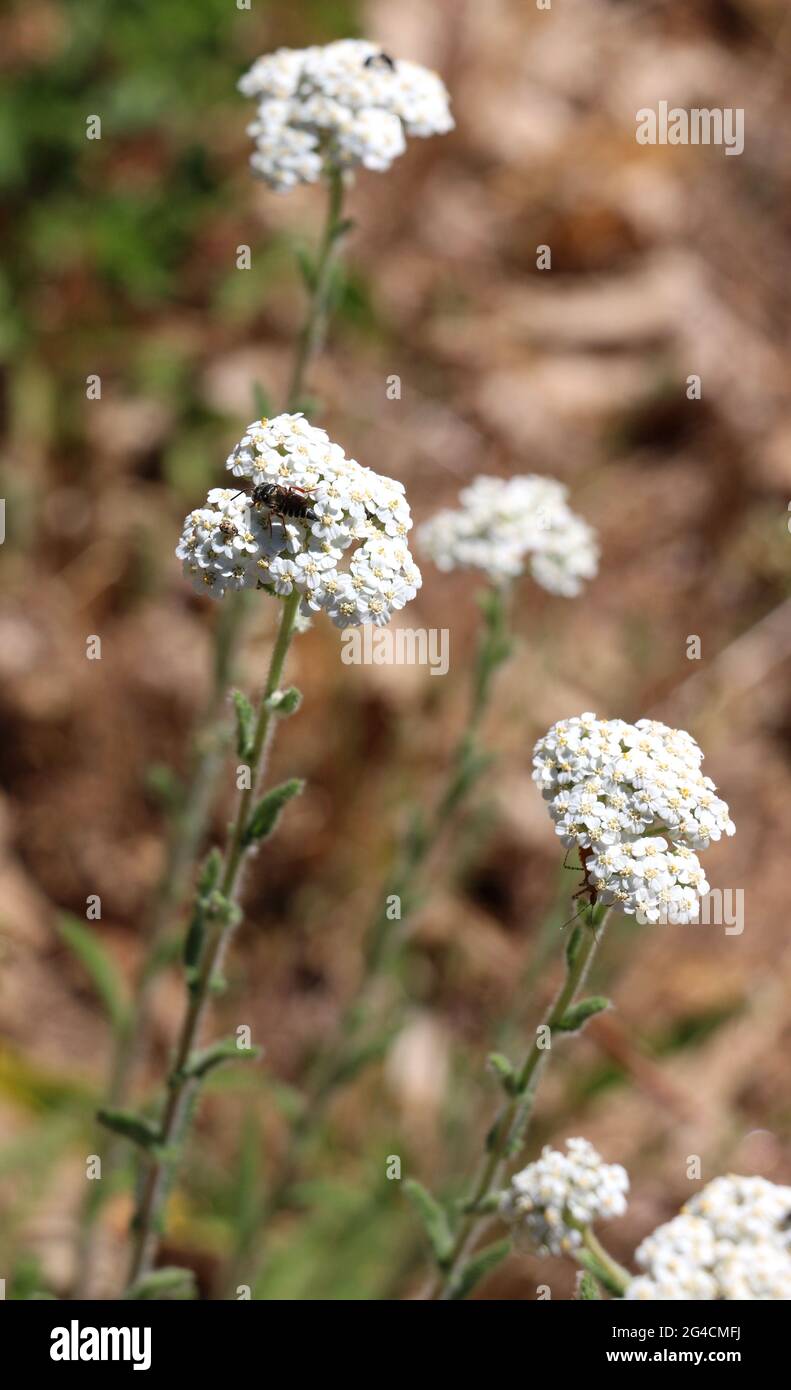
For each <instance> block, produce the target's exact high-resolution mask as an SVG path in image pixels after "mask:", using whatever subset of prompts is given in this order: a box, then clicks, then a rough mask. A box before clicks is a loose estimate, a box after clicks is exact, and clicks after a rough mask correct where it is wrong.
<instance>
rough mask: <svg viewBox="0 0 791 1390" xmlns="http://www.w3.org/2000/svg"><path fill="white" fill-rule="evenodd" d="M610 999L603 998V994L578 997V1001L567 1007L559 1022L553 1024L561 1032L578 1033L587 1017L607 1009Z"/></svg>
mask: <svg viewBox="0 0 791 1390" xmlns="http://www.w3.org/2000/svg"><path fill="white" fill-rule="evenodd" d="M609 1007H610V1001H609V999H605V997H604V995H603V994H594V995H591V997H590V999H580V1001H579V1003H577V1004H572V1005H571V1008H570V1009H567V1010H566V1012H565V1013H564V1015H563V1017H562V1019H561V1020H560V1022H559V1023H556V1024H555V1027H556V1028H559V1029H560V1031H561V1032H562V1033H578V1032H579V1030H580V1028H583V1027H584V1026H585V1024H586V1023H587V1021H588V1019H589V1018H593V1016H594V1015H595V1014H600V1013H603V1011H604V1010H605V1009H609Z"/></svg>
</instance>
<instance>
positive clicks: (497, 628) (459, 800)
mask: <svg viewBox="0 0 791 1390" xmlns="http://www.w3.org/2000/svg"><path fill="white" fill-rule="evenodd" d="M508 598H509V595H508V592H507V591H506V590H505V589H502V588H495V589H492V590H491V591H489V592H487V593H485V594H483V595H481V597H480V600H479V603H480V607H481V609H482V611H483V614H484V623H483V628H482V631H481V634H480V637H479V640H478V644H477V649H476V657H475V664H474V668H473V674H472V689H471V696H470V706H469V712H468V717H467V722H466V724H465V726H464V730H463V732H462V734H461V735H460V737H459V739H458V741H457V743H456V746H455V748H454V751H453V754H452V756H451V761H450V767H449V770H448V776H447V779H446V783H445V786H444V788H443V790H442V792H441V793H440V795H439V797H438V799H437V802H436V804H435V806H434V809H433V811H432V814H431V816H430V818H429V821H428V824H427V825H425V826H421V827H414V826H413V827H412V829H411V830H410V831H409V832H408V833H407V834H406V835H405V836H404V838H403V840H402V841H401V844H400V846H399V849H398V853H397V864H396V867H395V869H394V870H393V872H392V874H391V877H390V879H389V881H388V882H387V883H386V884H385V885H384V888H383V891H382V893H381V894H380V901H381V902H382V903H383V904H385V906H383V907H381V908H380V909H379V911H377V913H376V915H375V917H374V918H373V920H372V921H371V924H370V926H369V929H368V933H367V938H366V945H365V965H364V970H363V974H362V977H361V979H360V981H359V983H358V985H357V988H356V990H355V992H354V995H353V996H352V998H351V999H350V1000H349V1002H348V1003H347V1005H346V1007H345V1008H344V1010H343V1013H342V1014H341V1017H340V1019H339V1021H338V1024H337V1028H336V1032H335V1037H334V1040H333V1039H330V1040H329V1042H328V1043H325V1045H324V1047H323V1048H322V1051H321V1053H320V1055H319V1057H318V1058H317V1060H316V1065H315V1066H314V1067H313V1069H312V1071H311V1073H310V1075H309V1077H308V1084H307V1088H306V1095H305V1103H304V1106H303V1109H302V1110H301V1112H300V1115H299V1117H298V1119H297V1120H296V1121H295V1123H294V1125H293V1126H292V1128H291V1132H290V1134H289V1137H288V1142H287V1145H286V1151H285V1154H284V1155H283V1158H282V1159H281V1162H280V1165H279V1172H278V1175H277V1177H276V1179H275V1182H274V1184H273V1185H272V1187H271V1188H270V1190H269V1192H268V1193H267V1194H266V1195H265V1197H264V1198H263V1199H262V1202H261V1206H260V1209H259V1211H258V1214H257V1219H256V1221H255V1222H254V1223H251V1226H252V1227H253V1228H254V1229H255V1231H256V1233H259V1232H261V1231H262V1230H263V1229H264V1228H265V1227H266V1225H267V1224H268V1222H269V1221H270V1220H271V1219H272V1217H273V1216H275V1215H276V1214H277V1212H278V1211H279V1210H280V1209H281V1208H282V1206H283V1205H284V1203H285V1201H286V1199H287V1197H288V1193H289V1191H290V1189H291V1187H292V1186H293V1182H294V1179H295V1177H296V1175H297V1173H298V1171H299V1165H300V1160H301V1157H302V1154H303V1152H304V1150H305V1148H306V1147H307V1145H308V1144H309V1143H310V1141H311V1139H312V1137H313V1135H314V1134H315V1132H316V1129H317V1127H318V1125H319V1123H320V1121H321V1117H322V1115H323V1114H324V1111H325V1109H326V1106H327V1103H328V1101H329V1100H330V1098H331V1097H332V1095H333V1093H334V1091H335V1089H336V1087H337V1085H338V1078H339V1077H341V1076H343V1075H345V1068H344V1064H345V1063H346V1062H347V1061H348V1060H349V1059H350V1058H351V1057H352V1055H353V1053H354V1052H355V1051H357V1050H358V1049H360V1048H361V1041H360V1038H361V1034H362V1033H363V1031H364V1029H365V1026H366V1024H367V1023H368V1022H369V1017H370V1002H371V999H372V996H374V995H375V994H378V985H379V981H380V979H381V977H382V975H383V973H384V972H385V971H386V970H387V969H388V967H389V966H390V964H391V963H392V959H393V955H394V952H395V950H396V949H397V946H396V938H397V941H398V942H401V941H403V938H404V934H405V928H406V924H407V922H408V921H409V918H410V915H411V913H412V912H413V911H414V909H415V907H416V903H417V897H418V894H417V892H416V887H417V884H418V880H419V875H421V874H422V873H423V871H424V870H425V868H426V865H427V863H428V861H429V859H430V857H431V854H432V853H433V851H434V850H435V849H436V847H437V846H438V844H439V843H440V841H441V839H442V837H443V835H444V834H445V832H446V831H447V829H448V826H449V824H450V823H451V820H452V817H453V816H454V814H455V813H456V812H457V811H458V810H459V809H460V807H461V805H462V804H463V802H464V800H465V799H466V797H467V794H468V793H469V791H470V790H471V788H472V787H473V785H474V784H475V781H476V778H477V775H478V774H479V773H480V771H482V769H483V763H482V762H481V761H479V756H478V736H479V730H480V726H481V723H482V721H483V718H484V715H485V713H486V710H487V708H488V705H489V701H490V698H491V692H492V686H493V680H494V676H495V674H496V672H497V670H498V669H499V667H500V666H501V665H502V664H503V662H505V661H506V660H507V658H508V656H509V655H510V653H511V649H512V643H511V640H510V638H509V636H508ZM394 896H395V897H398V898H399V900H400V902H401V905H402V906H401V916H400V918H391V917H389V916H388V915H387V908H386V904H387V901H388V899H392V898H393V897H394ZM362 1046H364V1044H362ZM372 1055H373V1050H372ZM249 1244H250V1237H249V1234H246V1235H245V1237H244V1241H243V1244H242V1245H240V1246H238V1247H237V1250H236V1252H235V1254H234V1257H233V1260H232V1264H231V1270H230V1274H229V1276H228V1279H227V1285H226V1286H227V1288H228V1289H229V1290H231V1296H235V1292H234V1291H235V1289H236V1286H237V1282H238V1278H239V1277H240V1271H241V1269H242V1267H243V1264H244V1261H245V1259H246V1258H247V1257H248V1254H249ZM255 1277H256V1275H254V1276H253V1279H254V1280H255Z"/></svg>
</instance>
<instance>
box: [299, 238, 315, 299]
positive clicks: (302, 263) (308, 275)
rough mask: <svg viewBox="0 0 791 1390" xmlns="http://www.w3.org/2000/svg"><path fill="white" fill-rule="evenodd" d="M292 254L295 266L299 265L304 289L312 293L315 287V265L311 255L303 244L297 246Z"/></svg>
mask: <svg viewBox="0 0 791 1390" xmlns="http://www.w3.org/2000/svg"><path fill="white" fill-rule="evenodd" d="M294 255H295V256H296V259H297V266H298V267H299V273H300V275H301V276H302V280H303V283H304V285H305V289H306V290H307V291H308V293H309V294H312V293H313V291H314V290H315V288H316V266H315V264H314V261H313V257H312V256H311V255H310V253H309V252H308V251H306V250H305V248H304V246H297V247H296V249H295V252H294Z"/></svg>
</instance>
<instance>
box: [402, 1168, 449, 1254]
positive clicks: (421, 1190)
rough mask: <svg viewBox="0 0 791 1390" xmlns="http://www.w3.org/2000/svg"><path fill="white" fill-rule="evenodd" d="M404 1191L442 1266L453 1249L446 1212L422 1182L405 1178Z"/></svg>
mask: <svg viewBox="0 0 791 1390" xmlns="http://www.w3.org/2000/svg"><path fill="white" fill-rule="evenodd" d="M404 1191H405V1192H406V1194H407V1196H408V1197H409V1198H410V1199H411V1201H412V1203H413V1205H414V1207H415V1210H416V1211H417V1214H418V1216H419V1217H420V1220H421V1221H422V1223H423V1229H424V1230H425V1232H426V1235H427V1236H428V1240H429V1244H430V1245H431V1249H432V1250H433V1252H434V1258H435V1259H436V1261H437V1264H438V1265H439V1266H440V1267H442V1266H443V1265H444V1264H446V1263H447V1261H448V1259H449V1258H450V1255H451V1252H452V1250H453V1233H452V1231H451V1229H450V1222H449V1220H448V1214H447V1212H446V1211H445V1208H444V1207H441V1206H440V1204H439V1202H438V1201H437V1199H436V1197H433V1196H432V1195H431V1193H430V1192H429V1191H428V1189H427V1188H425V1187H424V1186H423V1184H422V1183H419V1182H415V1180H414V1178H407V1180H406V1182H405V1183H404Z"/></svg>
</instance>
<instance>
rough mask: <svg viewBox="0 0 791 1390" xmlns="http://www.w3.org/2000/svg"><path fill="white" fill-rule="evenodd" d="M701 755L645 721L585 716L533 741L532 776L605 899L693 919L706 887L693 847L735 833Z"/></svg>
mask: <svg viewBox="0 0 791 1390" xmlns="http://www.w3.org/2000/svg"><path fill="white" fill-rule="evenodd" d="M702 761H703V753H702V752H701V750H700V748H699V747H698V745H697V743H696V742H695V740H694V739H693V738H692V736H691V735H690V734H688V733H686V732H685V731H684V730H683V729H671V728H668V726H667V725H666V724H660V723H658V722H657V721H656V720H651V719H640V720H638V722H637V723H636V724H627V723H625V721H624V720H623V719H597V717H596V715H595V714H590V713H586V714H582V715H579V716H575V717H574V718H572V719H561V720H560V721H559V722H558V723H557V724H554V725H553V726H552V728H551V729H550V730H549V733H547V734H546V735H545V736H544V737H543V738H541V739H539V740H538V743H537V744H536V746H535V749H534V750H533V780H534V781H535V782H536V783H537V784H538V786H539V787H540V789H541V792H542V795H543V796H544V798H545V800H547V801H548V802H549V807H548V809H549V814H550V816H551V817H552V820H553V821H554V822H555V832H556V834H557V835H558V836H559V838H560V840H561V841H562V843H563V844H564V845H566V846H567V847H573V846H575V845H576V846H577V847H578V848H579V849H580V850H581V851H582V852H583V854H584V858H585V864H586V874H587V879H588V882H589V884H591V885H592V886H593V887H594V888H595V889H596V892H597V895H598V897H599V899H600V901H601V902H603V903H605V904H617V905H618V906H619V907H620V908H621V910H622V911H624V912H628V913H640V914H641V916H642V917H643V918H644V919H645V920H647V921H650V922H658V921H660V920H661V921H671V922H689V921H693V920H696V919H697V917H698V915H699V910H700V899H701V898H702V897H704V896H705V895H706V893H708V891H709V885H708V883H707V882H706V878H705V875H704V873H703V869H702V868H701V865H700V861H699V860H698V857H697V854H696V851H697V850H701V849H706V848H707V847H708V845H709V844H710V843H711V841H712V840H719V839H720V837H721V836H722V835H733V833H734V830H735V826H734V824H733V821H732V820H731V818H730V814H729V812H728V807H727V804H726V803H725V802H724V801H723V800H722V799H721V798H720V797H718V796H717V794H716V791H717V789H716V787H715V785H714V783H713V782H712V780H711V778H710V777H706V776H704V775H703V773H702V772H701V763H702Z"/></svg>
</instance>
